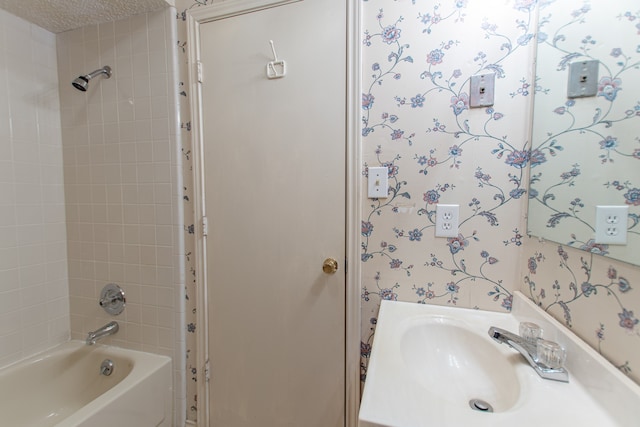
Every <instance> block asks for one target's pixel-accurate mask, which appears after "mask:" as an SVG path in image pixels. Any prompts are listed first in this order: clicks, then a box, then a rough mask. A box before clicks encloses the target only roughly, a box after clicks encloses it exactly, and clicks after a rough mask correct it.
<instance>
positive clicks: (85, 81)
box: [71, 65, 111, 92]
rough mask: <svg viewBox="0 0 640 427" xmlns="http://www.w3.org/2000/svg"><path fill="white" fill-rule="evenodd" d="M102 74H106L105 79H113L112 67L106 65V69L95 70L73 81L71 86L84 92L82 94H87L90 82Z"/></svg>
mask: <svg viewBox="0 0 640 427" xmlns="http://www.w3.org/2000/svg"><path fill="white" fill-rule="evenodd" d="M100 74H104V75H105V79H108V78H109V77H111V67H109V66H108V65H105V66H104V67H102V68H100V69H98V70H95V71H93V72H91V73H89V74H87V75H84V76H79V77H77V78H76V79H75V80H73V81H72V82H71V84H72V85H73V87H75V88H76V89H78V90H80V91H82V92H86V91H87V87H88V86H89V80H91V79H92V78H94V77H97V76H99V75H100Z"/></svg>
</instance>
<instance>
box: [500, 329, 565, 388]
mask: <svg viewBox="0 0 640 427" xmlns="http://www.w3.org/2000/svg"><path fill="white" fill-rule="evenodd" d="M489 336H490V337H491V338H493V339H494V340H495V341H497V342H499V343H500V344H503V343H504V344H507V345H508V346H509V347H511V348H513V349H515V350H518V352H520V354H522V355H523V356H524V358H525V359H527V362H529V365H531V367H533V369H534V370H535V371H536V372H537V373H538V375H540V376H541V377H542V378H545V379H548V380H555V381H562V382H569V373H568V372H567V370H566V369H564V368H563V367H554V368H551V367H549V366H548V365H547V364H545V363H544V362H543V361H542V360H541V359H542V357H539V355H538V349H537V341H538V340H540V338H537V339H536V341H535V342H530V341H527V340H526V339H524V338H523V337H521V336H520V335H516V334H514V333H511V332H509V331H505V330H504V329H501V328H498V327H495V326H492V327H490V328H489Z"/></svg>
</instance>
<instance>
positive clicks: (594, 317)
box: [521, 0, 640, 382]
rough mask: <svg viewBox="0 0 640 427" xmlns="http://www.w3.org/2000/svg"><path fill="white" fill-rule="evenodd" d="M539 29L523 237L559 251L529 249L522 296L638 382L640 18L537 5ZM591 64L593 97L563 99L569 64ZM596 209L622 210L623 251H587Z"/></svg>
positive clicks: (602, 9) (624, 4)
mask: <svg viewBox="0 0 640 427" xmlns="http://www.w3.org/2000/svg"><path fill="white" fill-rule="evenodd" d="M539 26H540V33H539V37H538V42H539V43H538V55H537V58H538V66H537V70H538V72H537V80H536V94H535V98H536V100H535V112H534V120H533V126H534V132H533V139H532V141H533V146H532V152H531V160H530V164H531V190H530V193H529V197H530V211H529V226H530V230H531V231H532V233H533V234H535V235H536V236H543V237H545V238H548V239H551V240H553V241H557V242H560V243H562V244H563V245H558V244H553V243H545V242H542V241H537V240H536V239H530V240H528V241H527V242H526V245H525V257H524V261H525V262H526V267H525V268H524V270H523V280H522V281H521V283H522V291H523V292H524V293H525V294H526V295H528V296H529V297H530V298H531V299H532V300H533V301H535V302H536V303H537V304H538V305H539V306H541V307H542V308H543V309H545V310H546V311H547V312H549V313H550V314H552V315H553V316H555V317H556V318H557V319H558V320H560V321H561V322H563V323H564V324H565V325H566V326H568V327H569V328H571V329H572V330H573V331H574V332H575V333H576V334H577V335H579V336H580V337H581V338H582V339H584V340H585V341H586V342H588V343H589V344H590V345H591V346H593V347H594V348H595V349H596V350H598V351H599V352H600V353H601V354H603V355H604V356H605V357H607V358H608V359H609V360H610V361H611V362H612V363H613V364H614V365H615V366H617V367H618V368H619V369H620V370H621V371H622V372H624V373H626V374H627V375H629V376H630V377H631V378H632V379H634V380H635V381H636V382H640V373H639V372H638V369H639V368H638V366H639V365H640V327H639V323H640V320H639V319H638V317H639V316H640V295H638V294H637V290H635V288H636V287H637V286H638V283H639V281H640V268H639V267H637V265H638V264H640V257H639V256H638V249H639V245H640V234H639V233H638V231H640V230H638V222H639V219H640V217H639V215H638V214H640V198H639V197H638V196H640V189H639V188H638V187H640V184H639V183H640V169H639V168H638V166H640V163H639V161H640V144H639V143H640V139H639V138H638V128H639V127H638V126H639V125H640V88H638V86H637V81H638V78H639V77H640V68H639V66H640V11H639V10H638V9H637V8H636V9H631V8H630V2H628V1H625V0H614V1H608V2H596V1H592V2H589V1H571V2H566V1H559V0H558V1H544V2H540V24H539ZM590 59H596V60H598V61H599V78H598V92H597V94H596V96H595V97H588V98H576V99H567V96H566V84H567V73H568V70H567V65H568V64H569V63H570V62H573V61H582V60H590ZM597 204H612V205H626V206H629V218H628V224H627V225H628V228H629V234H628V236H627V237H628V244H627V245H626V246H614V245H603V244H596V243H594V240H593V232H594V230H593V224H594V217H595V209H594V206H595V205H597ZM573 248H576V249H573ZM580 249H581V250H580ZM585 250H586V251H587V252H583V251H585ZM589 252H590V253H589ZM602 255H606V256H607V257H603V256H602ZM613 258H617V259H620V260H623V261H626V262H628V263H633V264H636V266H633V265H631V264H627V263H625V262H621V261H616V260H615V259H613Z"/></svg>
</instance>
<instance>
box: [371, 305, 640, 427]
mask: <svg viewBox="0 0 640 427" xmlns="http://www.w3.org/2000/svg"><path fill="white" fill-rule="evenodd" d="M521 321H531V322H535V323H537V324H539V325H540V326H542V328H543V330H544V337H545V338H546V339H550V340H553V341H556V342H558V343H560V344H561V345H562V346H563V347H564V348H565V349H566V350H567V363H566V368H567V370H568V371H569V382H568V383H566V382H560V381H553V380H547V379H543V378H541V377H540V376H538V375H537V374H536V372H535V371H534V370H533V369H532V368H531V367H530V366H529V364H528V363H527V362H526V361H525V359H524V358H523V357H522V356H521V355H520V354H519V353H518V352H516V351H515V350H513V349H512V348H510V347H509V346H507V345H501V344H499V343H497V342H495V341H494V340H492V339H491V337H489V335H488V334H487V331H488V329H489V327H491V326H497V327H500V328H503V329H506V330H508V331H512V332H515V333H518V325H519V322H521ZM638 419H640V387H638V385H636V384H635V383H633V382H632V381H631V380H629V379H628V378H627V377H625V376H624V375H623V374H622V373H620V372H619V371H618V370H617V369H616V368H615V367H613V366H612V365H611V364H610V363H609V362H607V361H606V360H605V359H603V358H602V357H601V356H600V355H599V354H598V353H596V352H595V351H594V350H593V349H591V348H590V347H588V346H587V345H586V344H585V343H584V342H582V341H581V340H580V339H578V338H577V337H576V336H575V335H573V334H572V333H571V332H570V331H568V330H567V329H566V328H564V327H563V326H562V325H560V324H559V323H558V322H557V321H556V320H555V319H553V318H551V317H550V316H549V315H547V314H546V313H544V312H543V311H542V310H540V309H539V308H538V307H536V306H535V305H534V304H533V303H531V302H530V301H529V300H528V299H527V298H526V297H524V296H523V295H522V294H520V293H516V294H515V295H514V301H513V310H512V313H511V314H506V313H495V312H487V311H480V310H470V309H460V308H450V307H440V306H432V305H423V304H415V303H403V302H392V301H383V302H382V304H381V307H380V314H379V316H378V322H377V327H376V334H375V338H374V343H373V349H372V353H371V360H370V362H369V368H368V372H367V379H366V383H365V387H364V393H363V396H362V402H361V406H360V416H359V426H360V427H382V426H384V427H405V426H406V427H419V426H438V427H446V426H456V427H457V426H487V427H488V426H491V427H494V426H513V425H518V426H532V427H533V426H535V427H539V426H541V425H544V426H545V427H547V426H563V427H566V426H568V425H575V426H599V427H601V426H602V427H604V426H637V425H638V424H637V423H638Z"/></svg>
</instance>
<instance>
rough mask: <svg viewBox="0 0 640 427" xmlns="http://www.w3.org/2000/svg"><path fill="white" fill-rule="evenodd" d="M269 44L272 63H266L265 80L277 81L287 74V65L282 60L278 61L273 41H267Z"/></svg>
mask: <svg viewBox="0 0 640 427" xmlns="http://www.w3.org/2000/svg"><path fill="white" fill-rule="evenodd" d="M269 44H270V45H271V52H273V61H269V62H268V63H267V78H269V79H279V78H282V77H284V76H285V75H286V74H287V64H286V63H285V62H284V61H283V60H279V59H278V55H276V48H275V46H274V45H273V40H269Z"/></svg>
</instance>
